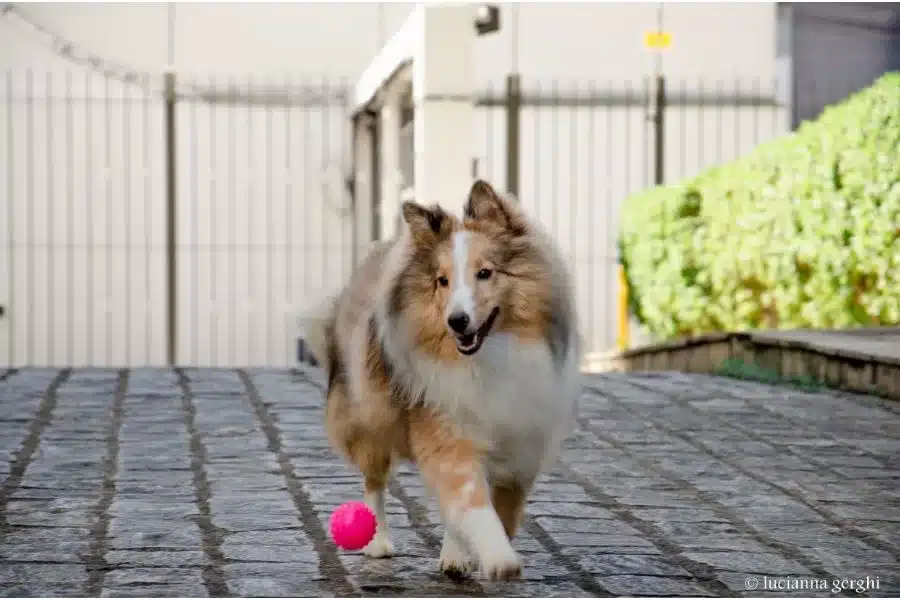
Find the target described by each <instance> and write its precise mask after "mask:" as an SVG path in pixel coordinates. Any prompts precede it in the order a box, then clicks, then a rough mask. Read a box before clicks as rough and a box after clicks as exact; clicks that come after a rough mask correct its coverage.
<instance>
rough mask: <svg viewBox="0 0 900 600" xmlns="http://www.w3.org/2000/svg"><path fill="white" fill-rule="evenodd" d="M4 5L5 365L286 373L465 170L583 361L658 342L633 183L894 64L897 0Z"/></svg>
mask: <svg viewBox="0 0 900 600" xmlns="http://www.w3.org/2000/svg"><path fill="white" fill-rule="evenodd" d="M0 10H2V17H0V75H2V80H0V207H2V210H0V306H2V311H3V314H2V316H0V365H4V366H24V365H31V366H63V365H65V366H81V365H94V366H139V365H165V364H181V365H192V366H248V365H251V366H257V365H265V366H286V365H292V364H295V363H296V361H297V360H298V336H299V335H300V334H299V332H298V327H297V318H298V314H299V312H300V311H301V310H302V309H304V308H305V307H307V306H309V304H310V302H311V301H312V300H313V299H315V298H318V297H320V296H321V295H322V294H324V293H326V292H327V291H329V290H333V289H335V288H337V287H339V286H340V285H341V284H342V283H343V282H344V281H346V278H347V277H348V276H349V273H350V271H351V269H352V268H353V265H354V264H356V263H357V262H358V261H359V260H360V259H361V257H362V256H363V255H364V253H365V251H366V248H367V245H368V244H370V243H371V242H372V241H373V240H375V239H381V238H384V237H387V236H390V235H391V234H392V233H393V231H394V228H395V227H396V209H397V207H398V206H399V202H400V201H401V200H402V199H403V198H404V197H407V196H416V197H418V196H420V195H421V193H422V192H421V190H425V192H424V193H425V194H426V197H418V199H419V200H420V201H423V202H431V201H437V200H440V201H446V202H447V203H450V204H452V203H453V202H456V205H451V208H453V209H454V210H457V209H458V208H459V207H460V206H461V204H462V201H463V197H462V196H461V195H459V194H457V191H458V190H463V189H465V188H466V186H467V185H468V184H469V182H470V181H471V177H476V176H477V177H484V178H487V179H488V180H490V181H491V182H492V183H495V184H496V185H497V186H498V187H499V188H502V189H505V190H507V191H509V192H511V193H513V194H515V195H516V196H517V197H518V198H519V199H520V200H521V201H522V203H523V204H525V206H526V207H527V209H528V210H529V211H530V212H531V213H532V214H533V215H535V216H536V217H537V218H538V219H539V220H540V221H541V222H542V223H543V224H544V225H545V226H546V227H548V228H549V229H550V230H551V232H552V233H553V234H554V236H555V237H556V238H557V240H558V241H559V243H560V244H561V245H562V247H563V251H564V252H565V254H566V256H567V257H569V260H570V264H571V266H572V269H573V272H574V274H575V278H576V288H577V296H578V305H579V312H580V314H581V318H582V325H583V329H584V335H585V338H586V340H587V343H588V351H589V353H594V354H602V353H604V352H607V351H609V350H612V349H615V348H617V347H627V346H629V345H633V344H636V343H639V342H640V341H642V340H643V341H646V340H649V339H654V337H659V330H660V328H657V331H656V332H654V331H652V329H653V328H652V327H651V328H650V329H648V330H645V329H643V328H641V327H640V326H639V325H638V323H637V321H638V319H636V317H635V312H637V313H640V312H641V311H640V307H639V309H638V310H637V311H635V310H632V311H630V312H629V311H628V310H627V309H626V307H627V305H628V303H629V301H630V300H629V295H628V292H629V290H628V289H627V287H626V283H625V282H626V279H628V277H627V274H625V273H623V269H622V260H621V258H622V257H621V249H620V243H619V231H620V223H621V217H622V209H623V205H624V203H625V202H626V201H627V199H628V198H630V197H633V196H635V195H637V194H640V193H641V192H643V191H645V190H647V189H649V188H653V187H655V186H667V185H677V184H679V182H683V181H686V180H689V179H690V178H692V177H695V176H696V175H698V174H701V173H703V172H704V171H705V170H706V169H708V168H710V167H713V166H716V165H725V164H728V163H730V162H732V161H735V160H737V159H740V158H741V157H743V156H745V155H748V154H749V153H752V152H753V151H754V149H756V148H759V147H760V145H761V144H764V143H766V142H769V141H771V140H776V139H779V138H781V137H784V136H786V135H787V134H789V133H791V132H792V131H794V130H796V129H797V128H798V127H799V126H800V125H801V123H803V122H804V121H809V120H815V119H817V118H818V117H819V116H820V114H821V113H822V111H823V109H825V107H827V106H829V105H832V104H835V103H840V102H842V101H844V99H846V98H847V97H848V96H850V95H851V94H854V93H856V92H858V91H860V90H863V89H865V88H867V87H868V86H870V85H871V84H872V82H873V81H875V80H876V79H877V78H879V77H880V76H882V75H883V74H885V73H887V72H889V71H891V70H893V69H900V3H864V2H853V3H839V2H838V3H802V4H794V3H777V2H753V3H749V2H748V3H740V2H737V3H682V2H679V3H640V2H637V3H631V2H629V3H616V2H608V3H566V2H552V3H549V2H548V3H540V2H538V3H527V4H446V5H442V6H437V5H430V4H419V5H416V4H412V3H377V2H372V3H341V2H331V3H303V2H296V3H265V2H259V3H252V4H251V3H227V4H226V3H215V2H209V3H142V4H128V3H115V4H113V3H102V2H98V3H65V4H63V3H21V4H18V3H12V4H10V3H6V4H0ZM448 106H456V107H457V108H447V107H448ZM442 111H443V112H442ZM454 111H455V112H454ZM454 119H458V120H454ZM454 129H458V131H453V130H454ZM460 131H462V134H460ZM448 173H449V174H450V175H447V174H448ZM451 175H452V177H453V179H452V181H451V183H450V184H447V185H444V183H442V182H444V181H448V180H449V179H447V178H448V177H450V176H451ZM442 177H443V178H444V179H442ZM467 178H468V179H467ZM428 190H432V192H429V191H428ZM435 190H437V191H435ZM444 190H446V194H447V197H446V198H444V197H440V198H437V197H433V196H441V195H442V194H444V193H445V192H444ZM451 192H452V193H451ZM723 251H725V248H724V247H723ZM885 268H887V267H885ZM635 279H636V278H635ZM632 285H637V282H636V281H633V282H632ZM642 292H643V297H644V298H646V297H648V296H649V295H652V294H651V293H650V292H648V291H647V290H646V288H645V289H644V290H642ZM632 302H633V301H632ZM643 308H644V309H646V308H647V306H644V307H643ZM884 321H885V319H884V318H882V319H881V321H880V324H884ZM895 324H896V323H895ZM629 325H630V326H629ZM676 329H677V328H676ZM692 332H693V331H690V330H679V331H677V333H679V334H684V333H692Z"/></svg>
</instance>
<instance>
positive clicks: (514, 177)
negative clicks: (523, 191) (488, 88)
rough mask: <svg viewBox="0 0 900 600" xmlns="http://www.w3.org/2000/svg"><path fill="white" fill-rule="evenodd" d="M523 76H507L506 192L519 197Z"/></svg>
mask: <svg viewBox="0 0 900 600" xmlns="http://www.w3.org/2000/svg"><path fill="white" fill-rule="evenodd" d="M521 117H522V76H521V75H519V74H518V73H510V74H509V75H507V76H506V190H507V191H508V192H509V193H510V194H512V195H514V196H516V197H518V196H519V161H520V160H521V149H522V148H521V137H520V136H521Z"/></svg>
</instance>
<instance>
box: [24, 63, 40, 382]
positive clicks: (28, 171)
mask: <svg viewBox="0 0 900 600" xmlns="http://www.w3.org/2000/svg"><path fill="white" fill-rule="evenodd" d="M33 77H34V76H33V73H32V70H31V69H28V70H27V71H25V111H26V112H25V148H26V150H25V161H26V163H25V165H26V166H25V185H26V187H25V189H26V190H28V193H27V194H25V204H26V205H27V207H28V208H27V212H26V215H27V217H28V224H27V225H26V226H25V231H26V232H27V240H28V242H27V256H28V274H27V277H28V286H27V289H28V303H29V306H28V332H27V335H28V346H27V348H28V353H27V356H28V358H27V361H26V362H27V364H29V365H33V364H34V329H35V319H34V313H35V308H36V307H35V297H34V255H35V250H36V249H37V247H36V245H35V243H34V164H35V163H36V162H37V160H36V157H35V156H34V145H35V144H34V83H33Z"/></svg>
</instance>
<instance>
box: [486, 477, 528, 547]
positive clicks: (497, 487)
mask: <svg viewBox="0 0 900 600" xmlns="http://www.w3.org/2000/svg"><path fill="white" fill-rule="evenodd" d="M528 487H529V486H526V485H524V484H522V483H520V482H518V481H504V482H502V483H500V482H498V483H494V484H493V485H492V486H491V502H492V504H493V505H494V510H496V511H497V516H499V517H500V521H501V522H502V523H503V529H504V530H505V531H506V535H507V537H509V539H512V538H513V537H514V536H515V535H516V530H517V529H518V528H519V524H520V523H521V522H522V517H523V516H524V515H525V500H526V499H527V496H528Z"/></svg>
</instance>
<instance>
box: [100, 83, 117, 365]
mask: <svg viewBox="0 0 900 600" xmlns="http://www.w3.org/2000/svg"><path fill="white" fill-rule="evenodd" d="M111 102H112V98H111V97H110V94H109V77H108V76H107V77H105V78H104V80H103V163H104V165H103V167H104V168H103V175H104V177H103V178H104V180H105V182H106V185H105V186H103V200H104V205H105V206H104V207H105V210H106V248H105V251H106V279H105V281H104V283H105V284H106V300H105V302H104V304H103V308H104V309H106V310H105V312H106V365H107V366H110V365H111V364H112V354H113V351H112V330H113V322H112V313H113V311H112V310H111V307H110V304H111V302H110V296H111V295H112V288H113V286H112V283H111V281H112V277H113V266H112V256H113V252H114V251H115V246H114V245H113V222H112V206H113V204H112V195H113V194H112V140H111V137H112V122H111V118H110V115H111V112H110V103H111Z"/></svg>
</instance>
